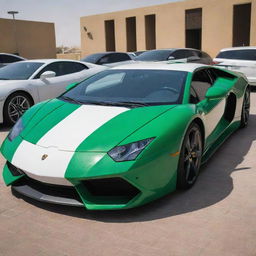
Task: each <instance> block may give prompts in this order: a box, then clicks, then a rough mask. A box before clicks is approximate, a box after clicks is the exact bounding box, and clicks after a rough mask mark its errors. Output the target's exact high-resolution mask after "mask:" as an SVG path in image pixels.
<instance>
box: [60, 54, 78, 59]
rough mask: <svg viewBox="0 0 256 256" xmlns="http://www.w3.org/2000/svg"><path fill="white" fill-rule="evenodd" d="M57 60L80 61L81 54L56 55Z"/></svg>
mask: <svg viewBox="0 0 256 256" xmlns="http://www.w3.org/2000/svg"><path fill="white" fill-rule="evenodd" d="M56 57H57V59H70V60H80V59H81V53H58V54H57V56H56Z"/></svg>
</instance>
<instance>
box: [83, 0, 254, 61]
mask: <svg viewBox="0 0 256 256" xmlns="http://www.w3.org/2000/svg"><path fill="white" fill-rule="evenodd" d="M249 2H251V3H252V20H251V45H256V0H187V1H180V2H174V3H169V4H163V5H157V6H150V7H145V8H139V9H132V10H126V11H120V12H114V13H106V14H100V15H93V16H85V17H81V18H80V26H81V49H82V56H85V55H87V54H90V53H94V52H100V51H105V50H106V49H105V29H104V21H105V20H110V19H114V20H115V38H116V51H126V25H125V18H126V17H132V16H136V27H137V50H145V24H144V16H145V15H147V14H155V15H156V48H171V47H185V10H187V9H194V8H203V17H202V50H204V51H206V52H208V53H209V54H210V55H211V56H212V57H214V56H215V55H216V54H217V53H218V52H219V50H220V49H222V48H224V47H231V46H232V29H233V28H232V26H233V5H234V4H242V3H249ZM83 26H86V28H87V30H88V31H89V32H91V33H92V35H93V40H91V39H89V38H88V37H87V35H86V33H85V31H84V29H83Z"/></svg>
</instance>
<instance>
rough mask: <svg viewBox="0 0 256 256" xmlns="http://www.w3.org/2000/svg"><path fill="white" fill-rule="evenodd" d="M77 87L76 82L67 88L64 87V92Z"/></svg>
mask: <svg viewBox="0 0 256 256" xmlns="http://www.w3.org/2000/svg"><path fill="white" fill-rule="evenodd" d="M77 85H78V82H76V83H72V84H69V85H68V86H66V91H69V90H71V89H72V88H74V87H76V86H77Z"/></svg>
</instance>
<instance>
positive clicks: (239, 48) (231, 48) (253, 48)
mask: <svg viewBox="0 0 256 256" xmlns="http://www.w3.org/2000/svg"><path fill="white" fill-rule="evenodd" d="M236 50H256V46H241V47H230V48H224V49H221V50H220V51H221V52H225V51H236Z"/></svg>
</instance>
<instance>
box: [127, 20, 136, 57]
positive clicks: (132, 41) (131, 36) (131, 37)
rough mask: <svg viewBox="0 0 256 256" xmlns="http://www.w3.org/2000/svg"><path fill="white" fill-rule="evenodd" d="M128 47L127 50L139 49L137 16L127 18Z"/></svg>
mask: <svg viewBox="0 0 256 256" xmlns="http://www.w3.org/2000/svg"><path fill="white" fill-rule="evenodd" d="M126 47H127V52H135V51H137V37H136V17H129V18H126Z"/></svg>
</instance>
